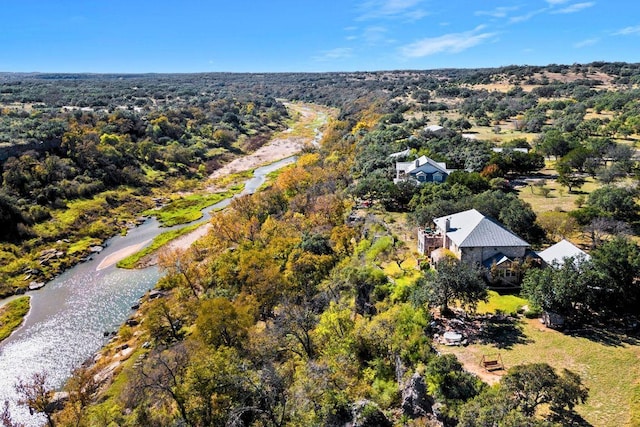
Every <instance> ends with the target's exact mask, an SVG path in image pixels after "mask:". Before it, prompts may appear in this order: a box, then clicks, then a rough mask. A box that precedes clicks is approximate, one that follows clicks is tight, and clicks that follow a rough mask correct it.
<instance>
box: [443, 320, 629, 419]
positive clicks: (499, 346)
mask: <svg viewBox="0 0 640 427" xmlns="http://www.w3.org/2000/svg"><path fill="white" fill-rule="evenodd" d="M508 330H509V333H510V336H508V337H507V338H506V339H505V340H504V341H503V342H502V343H494V344H490V345H476V344H471V345H469V346H468V347H445V346H441V347H439V348H438V349H439V350H440V351H441V352H442V353H453V354H455V355H456V356H457V357H458V359H459V360H460V362H461V363H463V364H464V366H465V368H466V369H467V370H469V371H471V372H474V373H477V374H478V375H479V376H480V377H481V378H482V379H483V380H485V381H487V382H489V383H495V382H497V381H499V380H500V377H501V376H502V375H504V374H505V371H493V372H487V371H485V370H484V369H483V368H481V367H480V361H481V360H482V356H483V355H495V354H497V353H500V355H501V357H502V360H503V362H504V364H505V369H509V368H510V367H512V366H515V365H520V364H526V363H536V362H546V363H548V364H549V365H551V366H553V367H554V368H555V369H556V370H561V369H563V368H567V369H570V370H572V371H574V372H576V373H578V374H579V375H580V376H581V377H582V379H583V381H584V383H585V384H586V385H587V387H589V400H588V401H587V403H586V404H585V405H580V406H578V407H577V412H578V413H579V414H580V415H581V416H582V417H583V418H584V419H585V420H586V421H588V422H589V423H591V424H592V425H594V426H634V425H639V424H640V360H639V359H640V342H639V341H638V339H637V338H635V337H629V336H627V335H624V334H615V333H610V332H607V331H603V330H593V329H591V330H583V331H580V332H579V334H578V333H574V334H573V335H569V334H568V333H566V334H565V333H562V332H558V331H555V330H552V329H548V328H546V327H544V326H543V325H542V324H541V323H540V321H539V320H538V319H522V320H520V321H519V322H517V323H515V324H513V325H511V327H510V328H508Z"/></svg>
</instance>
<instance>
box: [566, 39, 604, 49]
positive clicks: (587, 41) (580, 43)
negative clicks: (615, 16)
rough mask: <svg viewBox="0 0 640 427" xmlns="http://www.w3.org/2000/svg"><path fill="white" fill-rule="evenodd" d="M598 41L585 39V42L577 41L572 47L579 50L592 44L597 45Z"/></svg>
mask: <svg viewBox="0 0 640 427" xmlns="http://www.w3.org/2000/svg"><path fill="white" fill-rule="evenodd" d="M599 41H600V39H598V38H594V39H586V40H582V41H579V42H577V43H574V45H573V47H575V48H577V49H580V48H582V47H587V46H593V45H594V44H596V43H598V42H599Z"/></svg>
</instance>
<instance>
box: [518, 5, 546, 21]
mask: <svg viewBox="0 0 640 427" xmlns="http://www.w3.org/2000/svg"><path fill="white" fill-rule="evenodd" d="M547 10H548V8H544V9H538V10H534V11H531V12H529V13H527V14H525V15H519V16H513V17H511V18H509V23H510V24H517V23H519V22H525V21H528V20H529V19H531V18H533V17H534V16H536V15H540V14H541V13H544V12H546V11H547Z"/></svg>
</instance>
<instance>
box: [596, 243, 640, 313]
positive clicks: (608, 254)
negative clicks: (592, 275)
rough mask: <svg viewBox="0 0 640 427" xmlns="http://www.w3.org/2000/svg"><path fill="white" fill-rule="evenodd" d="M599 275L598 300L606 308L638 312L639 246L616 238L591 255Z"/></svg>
mask: <svg viewBox="0 0 640 427" xmlns="http://www.w3.org/2000/svg"><path fill="white" fill-rule="evenodd" d="M591 257H592V260H593V264H594V269H595V271H596V272H598V277H599V283H598V284H599V285H600V289H602V290H603V291H604V292H603V293H602V295H600V301H601V302H602V303H604V304H605V307H607V308H609V309H618V310H623V311H625V312H628V313H633V314H638V313H640V286H638V282H637V278H638V277H640V247H639V246H638V245H637V244H636V243H635V242H633V241H631V240H629V239H627V238H625V237H622V236H617V237H615V238H614V239H612V240H610V241H607V242H605V243H603V244H602V245H601V246H599V247H598V248H596V249H595V250H594V251H592V252H591Z"/></svg>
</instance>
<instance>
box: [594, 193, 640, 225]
mask: <svg viewBox="0 0 640 427" xmlns="http://www.w3.org/2000/svg"><path fill="white" fill-rule="evenodd" d="M635 197H636V191H635V190H633V189H629V188H623V187H617V186H615V185H605V186H604V187H601V188H598V189H596V190H594V191H593V192H591V194H589V198H588V199H587V203H586V206H587V207H591V208H593V209H596V210H598V211H599V212H600V215H599V216H602V217H607V218H613V219H616V220H619V221H633V220H635V219H636V218H637V217H638V204H637V203H636V201H635Z"/></svg>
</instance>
